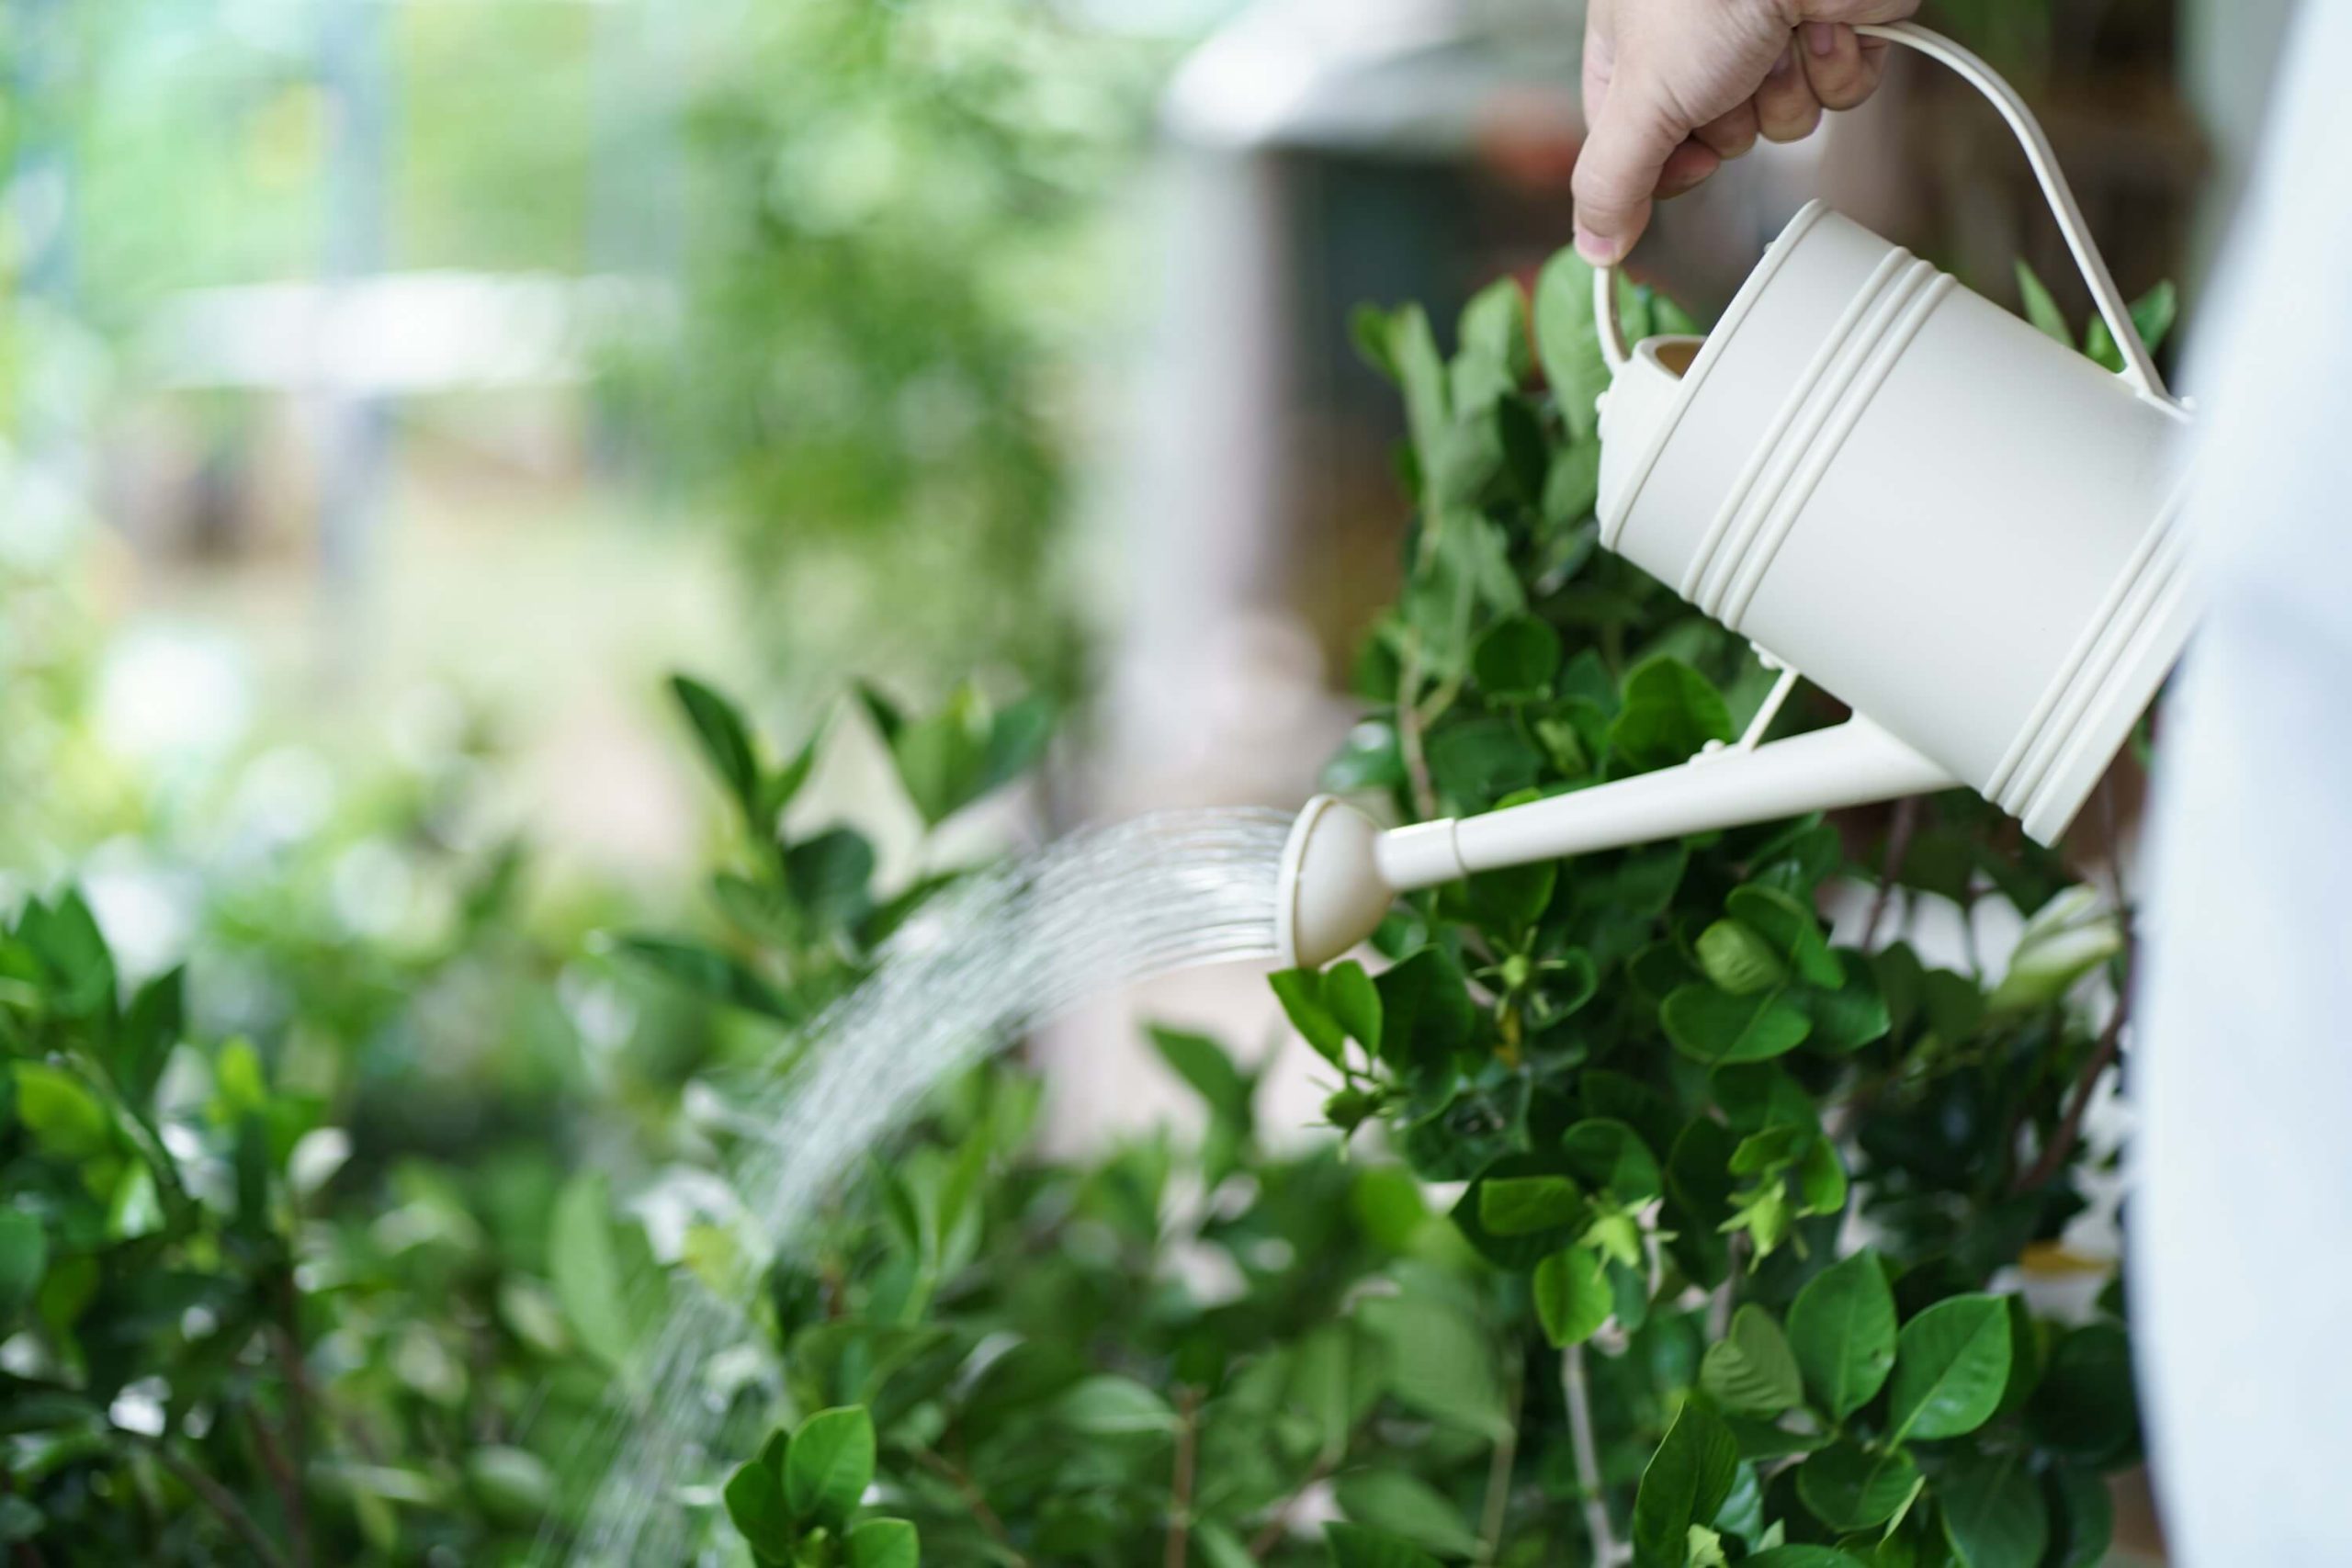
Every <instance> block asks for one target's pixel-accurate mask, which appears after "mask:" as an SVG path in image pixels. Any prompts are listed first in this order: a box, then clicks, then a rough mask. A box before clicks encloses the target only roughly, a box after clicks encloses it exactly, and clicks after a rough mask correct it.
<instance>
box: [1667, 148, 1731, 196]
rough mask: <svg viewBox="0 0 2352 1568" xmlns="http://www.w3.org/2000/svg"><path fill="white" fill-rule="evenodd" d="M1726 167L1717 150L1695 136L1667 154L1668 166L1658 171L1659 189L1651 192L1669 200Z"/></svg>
mask: <svg viewBox="0 0 2352 1568" xmlns="http://www.w3.org/2000/svg"><path fill="white" fill-rule="evenodd" d="M1723 166H1724V161H1723V159H1722V158H1721V157H1719V156H1717V155H1716V153H1715V151H1714V149H1713V148H1712V147H1709V146H1707V145H1706V144H1705V143H1704V142H1702V141H1699V140H1698V139H1697V138H1695V137H1694V138H1692V139H1691V140H1690V141H1685V142H1683V144H1682V145H1681V146H1679V147H1677V148H1676V149H1675V150H1674V151H1673V152H1669V153H1668V154H1667V157H1666V167H1665V168H1663V169H1661V170H1659V171H1658V176H1657V190H1655V191H1653V192H1652V193H1651V194H1652V195H1653V196H1655V197H1657V199H1658V200H1660V201H1669V200H1671V199H1673V198H1674V197H1678V196H1680V195H1681V194H1682V193H1683V192H1684V191H1687V190H1689V189H1691V187H1692V186H1697V185H1699V184H1701V183H1702V181H1704V180H1705V179H1706V177H1707V176H1708V175H1712V174H1713V173H1714V172H1715V171H1716V170H1717V169H1720V168H1722V167H1723Z"/></svg>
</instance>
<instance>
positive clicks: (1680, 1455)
mask: <svg viewBox="0 0 2352 1568" xmlns="http://www.w3.org/2000/svg"><path fill="white" fill-rule="evenodd" d="M1738 1466H1739V1445H1738V1443H1737V1442H1736V1440H1735V1439H1734V1438H1733V1437H1732V1435H1731V1430H1730V1428H1729V1427H1725V1426H1724V1423H1723V1418H1722V1417H1721V1416H1717V1415H1715V1414H1714V1413H1713V1411H1711V1410H1709V1409H1708V1408H1707V1407H1706V1405H1705V1404H1702V1403H1701V1402H1700V1401H1698V1400H1695V1399H1694V1400H1691V1401H1690V1402H1689V1403H1687V1404H1684V1405H1683V1406H1682V1409H1681V1412H1680V1413H1679V1414H1678V1415H1677V1416H1675V1418H1674V1425H1672V1426H1671V1427H1668V1428H1667V1433H1666V1438H1665V1439H1664V1440H1663V1441H1662V1442H1660V1443H1659V1444H1658V1447H1657V1452H1656V1453H1654V1454H1652V1455H1651V1456H1650V1461H1649V1463H1648V1465H1647V1466H1646V1467H1645V1469H1644V1470H1643V1471H1642V1482H1641V1486H1640V1488H1639V1490H1638V1491H1636V1492H1635V1493H1634V1522H1633V1547H1634V1568H1684V1562H1685V1560H1686V1553H1687V1550H1688V1546H1689V1540H1690V1534H1691V1526H1692V1525H1694V1524H1702V1523H1705V1522H1706V1521H1708V1520H1710V1519H1713V1517H1715V1510H1717V1509H1718V1508H1720V1507H1722V1506H1723V1505H1724V1498H1725V1497H1727V1496H1729V1495H1731V1487H1732V1481H1733V1479H1734V1477H1735V1474H1736V1472H1737V1470H1738Z"/></svg>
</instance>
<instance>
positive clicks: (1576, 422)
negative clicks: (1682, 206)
mask: <svg viewBox="0 0 2352 1568" xmlns="http://www.w3.org/2000/svg"><path fill="white" fill-rule="evenodd" d="M1535 347H1536V354H1537V357H1538V358H1540V359H1541V360H1542V361H1543V365H1544V380H1545V381H1547V382H1549V383H1550V384H1551V388H1552V395H1553V396H1554V397H1555V399H1557V400H1559V404H1560V413H1561V416H1562V417H1563V418H1564V419H1566V421H1567V425H1568V433H1569V434H1570V435H1572V436H1573V437H1575V439H1576V440H1577V442H1579V443H1583V442H1588V441H1590V440H1591V439H1592V436H1593V434H1594V432H1595V430H1596V429H1597V428H1598V427H1599V425H1600V416H1599V413H1598V412H1597V411H1596V409H1595V404H1596V402H1597V401H1598V400H1599V399H1600V394H1601V393H1602V392H1605V391H1607V390H1608V389H1609V365H1608V362H1607V361H1606V360H1604V359H1602V358H1601V356H1600V324H1599V323H1598V322H1596V321H1594V320H1593V315H1592V268H1591V266H1590V265H1589V264H1588V263H1587V262H1586V261H1585V260H1584V258H1583V257H1581V256H1579V255H1577V254H1576V252H1574V251H1572V250H1566V251H1562V252H1561V253H1560V254H1557V255H1555V256H1554V257H1553V258H1552V259H1551V261H1550V262H1548V263H1546V264H1545V265H1544V270H1543V272H1542V274H1541V275H1540V276H1538V277H1537V278H1536V282H1535ZM1677 1568H1679V1564H1678V1565H1677Z"/></svg>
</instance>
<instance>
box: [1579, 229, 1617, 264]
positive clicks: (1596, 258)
mask: <svg viewBox="0 0 2352 1568" xmlns="http://www.w3.org/2000/svg"><path fill="white" fill-rule="evenodd" d="M1577 254H1578V255H1580V256H1582V257H1584V259H1585V260H1587V261H1589V262H1590V263H1591V264H1592V265H1595V266H1615V265H1617V245H1616V242H1614V241H1612V240H1604V239H1602V238H1601V237H1600V235H1598V234H1596V233H1594V232H1593V231H1591V230H1589V229H1588V228H1586V227H1585V226H1584V225H1583V224H1581V223H1579V224H1577Z"/></svg>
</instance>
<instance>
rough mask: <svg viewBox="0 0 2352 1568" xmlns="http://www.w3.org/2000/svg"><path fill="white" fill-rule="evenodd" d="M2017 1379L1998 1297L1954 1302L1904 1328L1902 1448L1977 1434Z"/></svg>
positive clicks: (1897, 1406)
mask: <svg viewBox="0 0 2352 1568" xmlns="http://www.w3.org/2000/svg"><path fill="white" fill-rule="evenodd" d="M2008 1379H2009V1314H2008V1309H2007V1307H2006V1306H2004V1305H2003V1304H2002V1303H2001V1300H2000V1298H1999V1297H1997V1296H1987V1295H1968V1296H1954V1297H1952V1298H1951V1300H1950V1301H1943V1302H1938V1303H1936V1304H1935V1305H1934V1306H1931V1307H1929V1308H1928V1310H1927V1311H1925V1312H1923V1313H1921V1314H1919V1315H1918V1316H1917V1317H1915V1318H1913V1319H1912V1320H1911V1321H1910V1322H1909V1323H1906V1324H1905V1325H1903V1332H1902V1334H1901V1336H1900V1337H1898V1338H1897V1339H1896V1341H1895V1351H1894V1385H1893V1387H1892V1389H1891V1390H1890V1392H1889V1393H1888V1396H1887V1398H1888V1411H1887V1419H1888V1421H1889V1423H1890V1424H1891V1425H1892V1427H1893V1428H1894V1441H1896V1442H1903V1441H1905V1440H1906V1439H1911V1438H1919V1439H1928V1438H1956V1437H1959V1436H1960V1435H1961V1434H1962V1433H1963V1432H1972V1431H1974V1430H1975V1429H1976V1428H1977V1427H1980V1426H1982V1425H1984V1424H1985V1421H1986V1420H1987V1419H1989V1418H1990V1417H1991V1416H1992V1414H1993V1412H1994V1410H1995V1408H1996V1407H1997V1406H1998V1405H1999V1404H2000V1403H2001V1390H2002V1388H2003V1387H2004V1386H2005V1385H2006V1384H2007V1382H2008Z"/></svg>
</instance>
